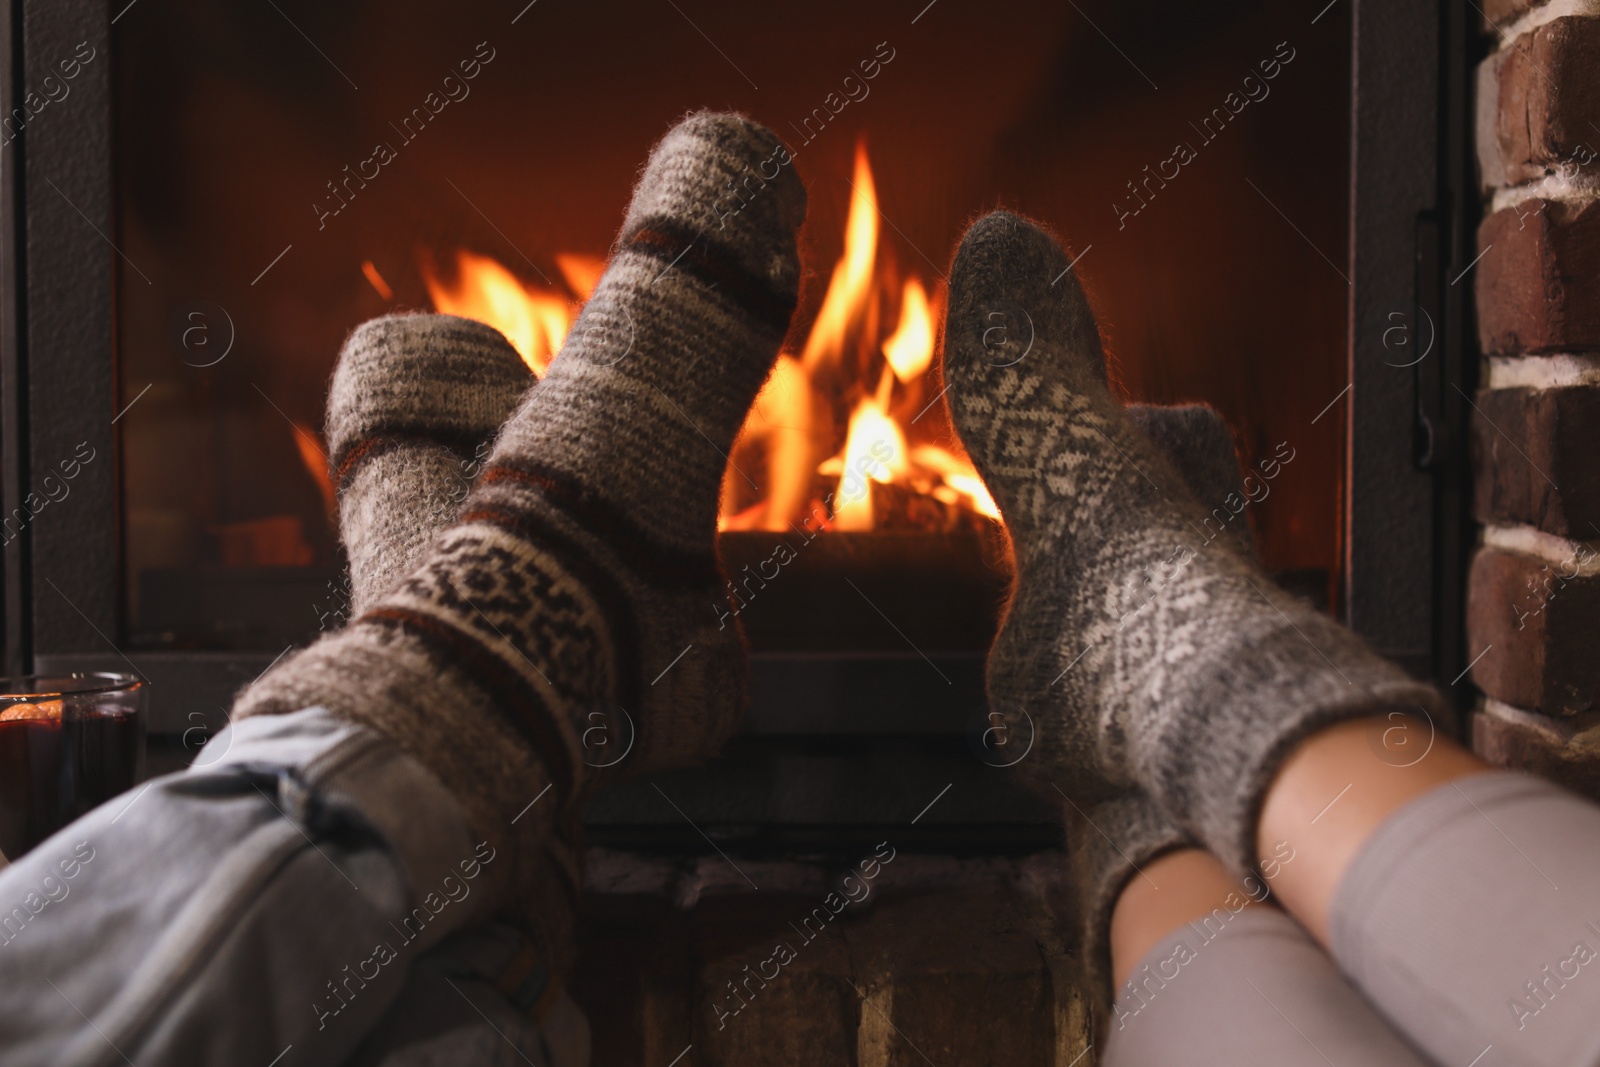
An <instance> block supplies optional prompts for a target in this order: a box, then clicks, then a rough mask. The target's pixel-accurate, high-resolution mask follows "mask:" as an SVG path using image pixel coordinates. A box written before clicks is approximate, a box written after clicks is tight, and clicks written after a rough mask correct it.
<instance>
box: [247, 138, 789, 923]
mask: <svg viewBox="0 0 1600 1067" xmlns="http://www.w3.org/2000/svg"><path fill="white" fill-rule="evenodd" d="M780 150H781V145H780V143H779V142H778V140H777V138H776V137H775V136H773V135H772V134H771V133H770V132H768V131H766V130H763V129H761V128H759V127H756V126H754V125H752V124H750V123H749V122H746V121H745V120H743V119H741V118H738V117H737V116H729V115H714V114H706V113H701V114H697V115H693V116H690V117H689V118H687V119H685V120H684V121H683V122H682V123H681V124H679V126H677V127H676V128H675V129H674V130H672V132H670V133H669V134H668V135H667V136H666V138H664V139H663V140H662V142H661V143H660V144H659V145H658V146H657V147H656V149H655V151H654V152H653V154H652V156H651V159H650V162H649V164H648V165H647V167H646V169H645V172H644V175H643V177H642V178H641V179H640V182H639V185H638V187H637V189H636V190H635V193H634V198H633V202H632V204H631V205H630V207H629V211H628V214H627V217H626V220H625V222H624V225H623V230H622V234H621V236H620V238H619V240H618V243H617V246H616V248H615V250H614V253H613V256H612V260H611V263H610V266H609V267H608V268H607V270H606V273H605V276H604V277H603V278H602V279H601V282H600V284H599V286H598V288H597V289H596V291H595V293H594V295H593V296H592V297H591V298H590V300H589V302H588V303H587V304H586V305H585V307H584V310H583V313H582V315H581V316H580V317H579V320H578V322H577V323H576V324H575V326H574V328H573V330H572V333H571V335H570V336H569V338H568V341H567V343H566V345H565V346H564V347H563V349H562V351H561V353H560V355H559V356H557V358H556V360H555V361H554V362H553V363H552V365H551V367H550V370H549V373H548V374H547V375H546V376H545V378H544V379H543V380H542V381H540V382H539V383H538V384H537V385H536V386H534V387H533V388H532V389H531V390H530V391H529V392H528V393H527V395H526V396H525V398H524V399H523V401H522V403H521V405H520V407H519V408H518V410H517V411H516V413H515V414H514V415H513V416H512V417H511V419H510V420H509V421H508V422H507V423H506V424H505V426H504V427H503V428H502V430H501V432H500V435H499V438H498V440H497V442H496V445H495V447H494V450H493V451H492V452H491V453H490V456H489V459H488V462H487V464H486V466H485V468H484V470H483V472H482V473H481V474H480V475H479V476H478V478H477V480H476V483H475V484H474V485H473V487H472V489H471V491H470V493H469V494H468V495H467V498H466V500H465V501H464V503H463V505H462V511H461V513H460V516H459V518H458V520H457V522H456V524H455V525H453V526H451V527H450V528H448V529H447V530H445V531H444V532H442V533H441V534H440V535H438V537H437V538H436V539H435V540H434V542H433V544H432V547H431V548H430V550H429V552H428V553H427V555H426V557H425V558H424V559H423V561H422V562H421V563H420V564H419V565H418V566H417V567H416V568H415V569H413V570H412V571H411V572H410V573H409V575H407V576H406V577H405V578H404V579H403V580H402V581H401V582H400V583H399V584H398V585H396V586H395V587H393V588H392V589H390V590H389V591H387V592H386V593H384V594H383V595H382V596H380V597H378V598H377V599H376V601H375V602H373V603H372V604H371V606H370V607H369V608H368V609H367V610H366V611H365V612H364V613H363V614H362V615H361V616H360V617H358V618H357V619H355V620H354V621H353V622H352V623H351V624H350V625H349V626H347V627H346V628H345V629H344V630H342V631H340V632H339V633H338V634H335V635H332V636H330V637H327V638H324V639H323V640H321V641H319V642H318V643H317V644H315V645H313V646H312V647H311V648H309V649H307V650H305V651H304V652H301V653H300V654H298V655H297V656H295V657H293V659H292V660H288V661H286V662H285V663H283V664H282V665H280V667H279V668H278V669H277V670H275V671H273V672H271V673H269V674H268V675H267V676H266V677H264V678H263V679H261V680H260V681H258V682H257V683H255V685H253V686H252V687H251V688H250V689H249V690H248V691H247V692H246V693H245V694H244V695H243V696H242V697H241V699H240V701H239V703H238V704H237V705H236V706H235V714H236V715H252V714H263V713H274V712H279V713H281V712H286V711H292V710H295V709H296V708H300V707H306V706H310V705H313V704H321V705H324V706H326V707H328V708H330V709H331V710H333V711H334V712H335V713H336V714H338V715H340V716H341V717H345V718H348V719H350V720H352V721H355V722H359V723H362V724H363V725H366V726H368V727H370V728H371V729H374V730H376V731H377V732H379V733H381V734H384V735H385V736H387V737H389V738H390V739H392V740H393V741H394V742H395V743H397V744H398V745H400V746H401V747H402V748H403V749H405V750H406V751H408V752H410V753H411V754H412V755H414V756H416V757H417V758H418V759H419V760H420V761H422V762H423V763H424V764H425V765H426V766H428V767H429V768H430V769H432V770H433V771H434V772H435V773H436V774H438V775H439V777H440V778H441V780H443V781H444V783H445V785H446V786H447V787H449V788H450V789H451V790H452V792H453V793H454V794H455V795H456V796H457V797H458V798H460V799H461V800H462V803H463V806H464V807H465V809H466V810H467V814H468V819H469V822H470V823H471V824H472V826H473V827H474V830H475V832H477V833H479V834H482V835H484V837H486V838H487V839H488V840H489V841H490V842H491V843H495V842H500V843H504V844H505V845H506V846H507V847H508V848H509V849H510V851H511V855H512V862H511V863H509V864H507V865H506V866H507V868H508V874H507V875H504V876H502V877H503V878H505V880H506V881H507V883H508V884H507V885H506V887H505V889H506V891H507V892H510V891H512V890H514V889H515V888H517V887H525V886H526V885H527V884H528V880H529V876H530V873H531V872H532V871H533V870H536V869H537V863H536V855H537V849H538V845H539V843H540V841H541V840H542V839H543V837H544V836H545V835H546V832H547V831H548V830H549V828H550V826H551V825H552V822H553V820H554V819H555V818H556V817H557V816H558V813H561V812H565V811H569V810H570V803H569V802H570V801H571V800H572V799H573V798H574V797H575V796H576V795H577V793H578V791H579V789H580V788H581V787H582V786H583V785H584V784H585V782H586V780H588V779H589V778H591V777H592V774H593V772H592V769H591V767H589V766H587V765H586V764H585V762H584V760H583V759H582V753H583V747H582V746H583V741H582V736H583V733H584V731H585V730H587V729H589V728H590V727H591V726H592V725H593V723H594V719H593V718H592V716H595V715H599V716H600V717H601V719H602V720H603V721H605V722H607V723H615V722H617V715H618V714H619V713H622V714H623V716H624V721H626V722H628V723H631V725H632V727H633V728H634V730H635V731H636V736H635V737H633V738H632V739H631V740H632V745H633V749H634V756H633V757H632V759H630V761H629V762H630V763H635V762H636V763H637V764H639V765H641V766H662V765H667V764H670V763H673V762H677V761H680V760H692V759H695V758H697V757H700V756H701V755H703V754H704V753H705V752H706V751H707V750H708V749H709V748H710V747H713V746H715V745H716V744H717V743H719V742H720V741H721V740H723V739H725V737H726V736H727V735H728V734H729V733H731V731H732V729H733V727H734V726H735V725H736V724H737V721H738V717H739V714H740V713H741V711H742V708H743V701H744V692H745V658H744V648H743V643H742V639H741V638H740V637H739V635H738V633H737V631H735V630H733V629H723V628H721V625H720V622H719V617H720V616H721V615H722V614H725V610H724V611H723V612H719V611H718V610H717V609H716V607H715V605H716V604H718V603H719V602H722V599H723V597H722V594H721V592H720V590H719V586H720V582H719V580H718V568H717V564H716V558H715V536H716V510H717V499H718V490H719V487H720V483H721V478H722V474H723V469H724V466H725V464H726V462H727V460H726V453H727V451H728V450H729V447H730V446H731V444H732V441H733V437H734V434H735V433H736V432H737V430H738V428H739V425H740V424H741V422H742V420H743V418H744V415H745V412H746V410H747V409H748V408H749V406H750V404H751V402H752V401H753V400H754V398H755V394H756V392H757V390H758V389H759V388H760V386H761V383H762V381H763V380H764V379H765V378H766V376H767V374H768V372H769V371H770V370H771V367H772V364H773V362H774V360H775V359H776V358H777V353H778V348H779V345H780V344H781V342H782V339H783V335H784V333H785V331H786V329H787V326H788V320H789V316H790V314H791V313H792V311H793V308H794V303H795V299H796V293H797V287H798V279H799V263H798V256H797V254H796V244H795V230H796V228H797V227H798V226H799V224H800V222H801V220H802V218H803V215H804V210H805V194H804V190H803V189H802V187H801V186H800V183H799V179H798V178H797V177H795V175H794V173H793V170H792V168H784V169H783V170H782V171H781V172H780V173H779V175H778V176H777V177H776V178H774V179H772V180H771V181H770V182H768V183H766V184H765V185H764V186H761V187H759V188H757V189H755V190H753V195H750V196H748V197H746V198H745V199H744V201H743V206H742V207H741V209H740V210H739V211H738V212H737V213H733V212H728V211H726V210H722V209H721V208H719V205H722V204H725V203H726V200H725V195H724V194H725V193H726V190H727V188H728V187H730V185H733V184H736V183H744V182H745V181H746V179H747V178H748V177H749V176H750V175H751V174H753V173H755V171H756V169H757V168H758V166H759V164H760V163H761V161H763V160H766V159H769V158H771V157H772V156H773V155H774V153H775V152H778V151H780ZM547 789H548V790H549V792H550V793H551V795H550V796H548V797H547V796H545V792H546V790H547ZM497 866H498V865H497Z"/></svg>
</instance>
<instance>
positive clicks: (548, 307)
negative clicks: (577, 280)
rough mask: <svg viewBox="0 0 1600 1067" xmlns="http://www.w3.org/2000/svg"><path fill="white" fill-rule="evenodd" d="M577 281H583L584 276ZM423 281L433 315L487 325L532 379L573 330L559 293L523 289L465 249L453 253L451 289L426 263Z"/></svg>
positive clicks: (485, 259) (568, 310)
mask: <svg viewBox="0 0 1600 1067" xmlns="http://www.w3.org/2000/svg"><path fill="white" fill-rule="evenodd" d="M574 262H578V261H577V260H576V259H575V260H574ZM580 277H581V278H584V279H586V278H587V275H586V274H581V275H580ZM422 280H423V282H424V283H426V284H427V286H428V295H429V296H430V297H432V298H433V306H434V309H435V310H437V311H442V312H444V313H445V314H447V315H460V316H461V317H462V318H466V319H477V320H478V321H479V322H487V323H488V324H489V325H490V326H493V327H494V328H495V329H497V330H499V331H500V332H501V333H503V334H505V335H506V340H507V341H510V342H511V347H512V348H515V349H516V350H517V354H518V355H520V356H521V357H522V360H523V362H524V363H526V364H527V365H528V367H529V369H531V370H532V371H533V372H534V373H535V374H543V373H544V372H545V368H546V367H548V366H550V361H551V360H552V359H554V358H555V355H556V353H557V352H559V351H561V345H562V343H563V342H564V341H566V339H567V330H569V329H570V328H571V327H572V319H573V312H572V305H571V303H570V302H569V301H568V299H567V297H566V296H565V295H564V294H560V293H554V292H550V291H547V290H545V289H541V288H539V287H538V286H536V285H524V284H523V283H522V282H520V281H518V280H517V276H516V275H514V274H512V273H511V272H510V271H508V270H506V268H504V267H502V266H501V265H500V264H499V263H497V262H496V261H495V260H493V259H490V258H489V257H488V256H480V255H478V254H477V253H475V252H468V251H467V250H466V249H461V250H459V251H457V252H456V280H455V283H454V284H453V285H452V284H446V283H445V282H443V281H441V280H440V279H439V278H438V277H437V276H435V275H434V273H433V269H432V267H431V266H430V265H429V263H428V262H427V261H426V260H424V261H423V263H422ZM596 280H598V279H596ZM591 291H592V286H591ZM584 295H587V293H586V294H584Z"/></svg>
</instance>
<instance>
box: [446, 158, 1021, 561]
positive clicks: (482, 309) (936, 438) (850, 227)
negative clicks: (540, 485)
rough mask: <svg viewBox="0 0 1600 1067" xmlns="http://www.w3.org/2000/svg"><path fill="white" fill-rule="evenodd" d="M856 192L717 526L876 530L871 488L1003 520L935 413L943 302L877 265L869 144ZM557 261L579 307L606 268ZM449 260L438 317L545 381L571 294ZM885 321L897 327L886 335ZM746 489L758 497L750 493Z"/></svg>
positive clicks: (487, 263) (488, 264)
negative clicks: (453, 270)
mask: <svg viewBox="0 0 1600 1067" xmlns="http://www.w3.org/2000/svg"><path fill="white" fill-rule="evenodd" d="M850 184H851V196H850V208H849V213H848V215H847V217H846V220H845V232H844V254H843V255H842V256H841V257H840V259H839V262H838V264H837V265H836V266H835V268H834V271H833V274H832V276H831V277H830V279H829V281H828V288H827V292H826V293H825V295H824V296H823V300H822V305H821V308H820V309H819V311H818V313H817V318H816V321H815V323H814V324H813V325H812V328H811V332H810V333H809V334H808V335H807V337H806V340H805V344H804V345H803V346H802V347H801V350H800V352H799V353H798V354H796V353H792V352H785V353H784V354H782V355H781V356H779V357H778V361H777V363H776V365H775V366H774V368H773V372H772V375H771V377H769V378H768V379H767V382H766V384H765V385H764V386H763V387H762V389H761V392H760V394H759V395H758V396H757V397H756V401H755V404H754V406H753V407H752V408H751V410H750V414H749V415H748V417H747V418H746V419H745V423H744V426H743V428H742V429H741V430H740V432H739V436H738V440H737V441H736V442H735V444H734V448H733V461H732V463H731V464H730V476H729V477H728V478H726V479H725V480H724V484H723V490H722V507H721V516H720V518H719V519H718V527H719V528H721V529H724V530H773V531H782V530H786V529H788V528H790V526H791V525H793V524H795V523H797V522H802V521H804V522H810V523H813V525H814V520H815V519H817V518H819V517H820V518H822V520H823V522H822V525H823V526H825V527H826V528H830V529H839V530H856V531H862V530H871V529H872V528H873V527H874V524H875V521H876V516H877V514H878V513H879V512H878V510H877V509H875V508H874V506H873V500H872V494H873V488H872V487H873V486H874V485H887V484H891V483H892V484H896V485H899V486H903V487H907V488H909V489H910V490H911V491H913V492H915V493H919V494H922V495H924V496H927V497H931V498H933V499H934V500H937V501H939V502H940V503H941V504H943V505H944V506H946V507H947V508H950V509H956V510H959V511H961V512H965V513H969V514H973V515H979V516H983V517H984V518H987V519H992V520H995V521H999V519H1000V512H999V509H998V508H996V507H995V504H994V500H993V499H992V498H991V497H990V495H989V493H988V491H987V490H986V489H985V488H984V485H983V482H982V480H981V479H980V478H979V477H978V473H977V471H976V470H974V469H973V467H972V463H971V462H970V461H969V460H968V459H967V457H966V456H965V455H963V454H961V453H960V452H959V451H951V449H950V447H947V446H948V445H949V444H950V443H951V440H952V438H953V435H952V434H951V433H950V429H949V423H948V421H947V420H946V418H945V416H944V413H943V411H942V409H941V410H937V411H936V410H932V409H934V407H935V405H936V404H937V401H938V397H939V389H938V385H937V383H936V382H934V381H933V377H932V373H931V372H932V366H933V354H934V345H935V338H936V337H937V335H938V325H937V324H938V316H939V314H940V308H941V305H942V304H943V299H942V295H943V294H942V292H930V291H929V289H928V288H927V287H926V286H925V285H924V284H923V282H922V280H921V279H920V278H918V277H916V276H915V275H911V274H909V273H902V272H900V271H898V270H897V269H895V267H894V265H893V263H892V262H889V261H888V257H885V256H880V254H879V224H878V220H879V217H880V216H879V212H878V194H877V186H876V183H875V182H874V180H873V176H872V167H871V165H870V164H869V162H868V159H867V150H866V145H865V143H861V144H858V145H857V146H856V154H855V162H854V168H853V176H852V179H851V183H850ZM555 259H556V266H557V268H558V269H559V270H560V272H561V277H562V280H563V281H564V282H565V283H566V287H567V289H568V290H569V291H570V293H571V294H573V295H574V296H576V297H577V299H578V300H579V301H582V300H587V299H588V298H589V296H590V295H591V294H592V293H593V292H594V289H595V286H596V285H597V284H598V283H599V280H600V276H601V274H602V273H603V272H604V270H605V263H604V262H602V261H601V260H598V259H595V258H594V257H591V256H582V255H576V254H571V253H561V254H558V255H557V256H556V257H555ZM456 261H457V268H458V269H457V277H456V281H455V283H454V284H453V285H446V284H444V283H443V282H441V281H439V280H438V279H437V278H436V277H435V276H434V275H433V273H432V271H431V269H430V267H429V265H428V262H427V261H426V260H425V261H424V263H423V276H424V281H425V282H426V283H427V286H428V292H429V293H430V294H431V296H432V297H433V303H434V307H435V308H437V309H438V310H439V311H444V312H449V313H451V314H455V315H463V316H466V317H468V318H475V319H480V320H482V321H484V322H487V323H489V324H490V325H492V326H495V327H497V328H498V329H499V330H500V331H501V332H502V333H504V334H505V335H506V337H507V338H508V339H509V340H510V341H511V343H512V345H513V346H515V347H516V349H517V351H518V352H520V353H521V354H522V357H523V359H524V360H526V361H527V363H528V365H529V366H530V367H532V368H533V370H534V372H535V373H536V374H543V373H544V371H545V368H546V367H548V366H549V364H550V360H551V359H553V358H554V356H555V353H556V352H557V351H559V350H560V348H561V344H562V342H563V341H564V340H565V338H566V335H567V331H568V330H569V329H570V328H571V326H572V322H573V321H574V319H575V317H576V308H575V307H574V306H573V305H572V304H571V303H570V302H569V300H568V297H567V294H565V293H560V292H556V291H554V290H553V289H544V288H540V287H538V286H535V285H531V284H525V283H523V282H522V281H520V280H518V279H517V277H516V276H515V275H513V274H512V273H511V272H510V271H508V270H506V268H505V267H503V266H501V265H500V264H499V263H497V262H496V261H494V260H493V259H490V258H489V257H487V256H480V255H477V254H475V253H472V252H468V251H465V250H461V251H458V252H457V253H456ZM890 314H893V315H894V318H893V319H890V318H889V317H888V316H889V315H890ZM887 322H893V323H894V327H893V329H892V330H886V329H883V328H882V325H883V324H884V323H887ZM847 412H848V415H847V414H846V413H847ZM841 426H843V427H844V432H843V434H842V437H843V440H842V441H841V440H840V436H841V435H840V434H839V427H841ZM936 442H940V443H936ZM956 447H957V448H959V446H956ZM752 475H757V476H758V477H759V481H758V479H757V477H752ZM753 483H754V484H757V485H759V487H760V488H759V489H757V490H753V492H754V496H752V495H751V488H752V484H753Z"/></svg>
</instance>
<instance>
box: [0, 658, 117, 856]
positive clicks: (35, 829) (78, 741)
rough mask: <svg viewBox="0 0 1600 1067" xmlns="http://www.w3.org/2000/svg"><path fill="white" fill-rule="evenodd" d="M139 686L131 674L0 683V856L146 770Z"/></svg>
mask: <svg viewBox="0 0 1600 1067" xmlns="http://www.w3.org/2000/svg"><path fill="white" fill-rule="evenodd" d="M144 728H145V727H144V683H143V682H142V681H140V680H139V679H138V678H135V677H132V676H130V675H119V674H72V675H35V676H30V677H24V678H11V679H6V680H4V681H0V853H3V854H4V855H5V856H6V858H7V859H13V860H14V859H16V858H17V857H18V856H20V855H22V854H23V853H24V852H26V851H28V850H29V849H30V848H32V847H33V846H34V845H37V844H38V843H39V842H40V841H43V840H44V839H45V838H47V837H49V836H50V835H51V834H53V833H55V832H56V831H57V830H59V829H61V827H63V826H65V825H66V824H67V823H69V822H71V821H72V820H73V819H76V818H77V817H78V816H80V815H82V814H83V813H84V812H86V811H88V810H90V809H91V808H94V807H96V806H98V805H99V804H101V803H103V802H105V801H106V800H109V799H110V798H112V797H114V796H116V795H117V794H118V793H122V792H125V791H126V790H128V789H131V788H132V787H133V785H134V784H135V783H136V782H138V781H139V779H140V778H141V777H142V776H143V772H144Z"/></svg>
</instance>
